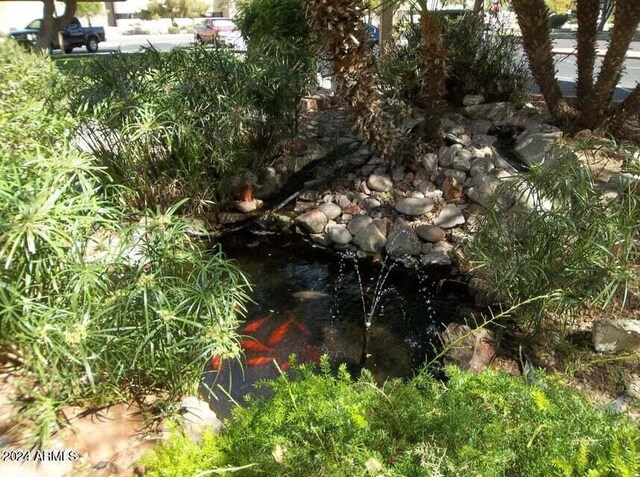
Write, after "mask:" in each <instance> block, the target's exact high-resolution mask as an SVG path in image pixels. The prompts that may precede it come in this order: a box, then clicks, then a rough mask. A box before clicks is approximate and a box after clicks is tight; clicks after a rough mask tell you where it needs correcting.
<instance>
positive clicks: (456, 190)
mask: <svg viewBox="0 0 640 477" xmlns="http://www.w3.org/2000/svg"><path fill="white" fill-rule="evenodd" d="M442 196H443V197H444V200H457V199H459V198H460V197H462V185H461V184H460V183H459V182H458V181H457V180H456V178H455V177H445V179H444V181H443V182H442Z"/></svg>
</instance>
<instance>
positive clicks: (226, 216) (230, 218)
mask: <svg viewBox="0 0 640 477" xmlns="http://www.w3.org/2000/svg"><path fill="white" fill-rule="evenodd" d="M245 220H247V216H246V215H244V214H243V213H241V212H220V213H219V214H218V222H219V223H220V224H221V225H230V224H237V223H238V222H243V221H245Z"/></svg>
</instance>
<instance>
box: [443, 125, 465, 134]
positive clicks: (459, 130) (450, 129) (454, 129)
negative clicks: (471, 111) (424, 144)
mask: <svg viewBox="0 0 640 477" xmlns="http://www.w3.org/2000/svg"><path fill="white" fill-rule="evenodd" d="M444 132H445V133H447V134H453V135H454V136H460V135H461V134H464V133H465V128H464V126H463V125H462V124H451V125H449V126H447V127H446V128H444Z"/></svg>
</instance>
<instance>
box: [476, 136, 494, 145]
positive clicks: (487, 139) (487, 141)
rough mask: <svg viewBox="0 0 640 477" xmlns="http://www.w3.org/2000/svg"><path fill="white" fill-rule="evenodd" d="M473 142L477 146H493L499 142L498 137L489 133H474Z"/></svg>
mask: <svg viewBox="0 0 640 477" xmlns="http://www.w3.org/2000/svg"><path fill="white" fill-rule="evenodd" d="M471 142H472V143H473V144H474V145H475V146H493V145H494V144H495V143H496V142H498V138H497V137H495V136H491V135H489V134H474V135H473V137H472V138H471Z"/></svg>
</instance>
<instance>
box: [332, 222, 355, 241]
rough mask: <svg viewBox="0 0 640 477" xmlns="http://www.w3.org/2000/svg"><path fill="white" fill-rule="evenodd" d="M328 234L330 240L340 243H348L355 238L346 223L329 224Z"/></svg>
mask: <svg viewBox="0 0 640 477" xmlns="http://www.w3.org/2000/svg"><path fill="white" fill-rule="evenodd" d="M327 236H328V237H329V240H331V241H332V242H333V243H335V244H338V245H346V244H348V243H349V242H351V240H352V239H353V236H352V235H351V232H349V229H347V226H346V225H345V224H329V225H327Z"/></svg>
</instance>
